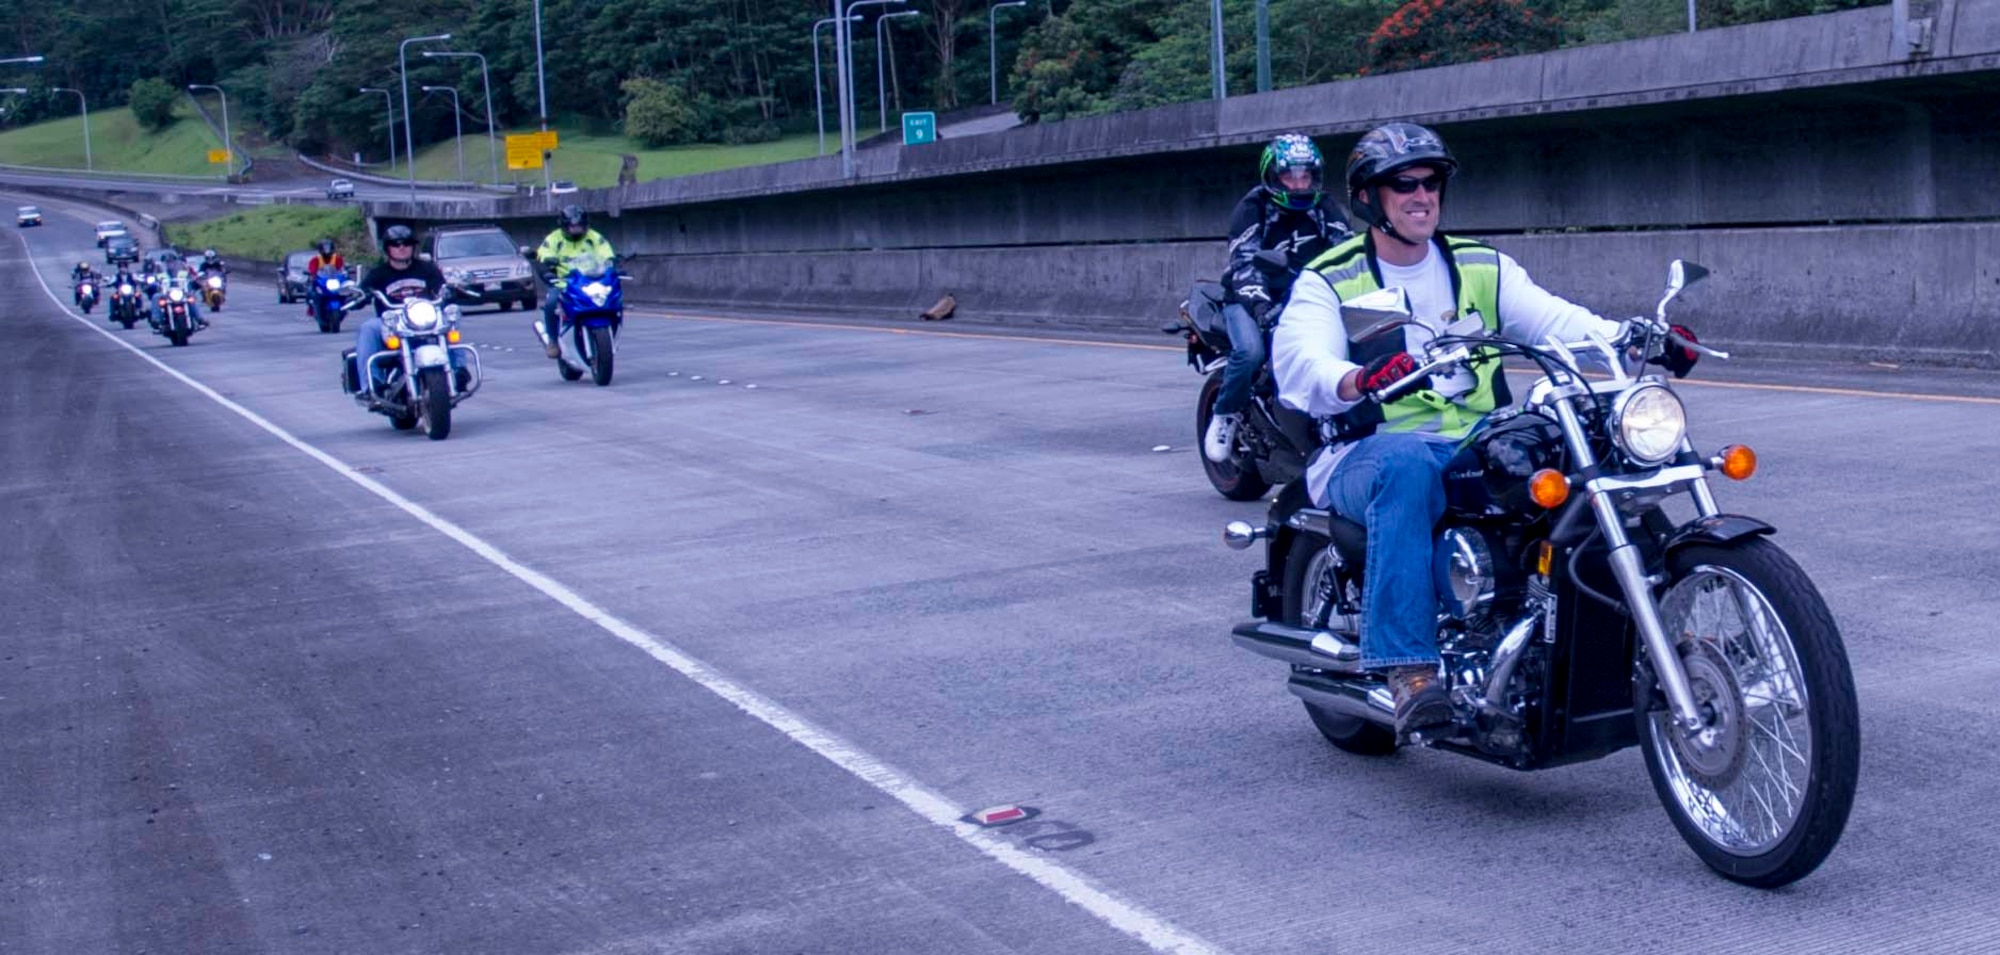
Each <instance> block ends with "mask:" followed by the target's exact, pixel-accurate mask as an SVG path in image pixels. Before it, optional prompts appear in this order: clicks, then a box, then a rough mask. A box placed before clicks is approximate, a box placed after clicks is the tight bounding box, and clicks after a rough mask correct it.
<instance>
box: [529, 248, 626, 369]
mask: <svg viewBox="0 0 2000 955" xmlns="http://www.w3.org/2000/svg"><path fill="white" fill-rule="evenodd" d="M561 268H562V269H563V271H564V272H565V273H566V279H565V281H564V282H563V285H562V287H561V288H560V289H551V290H550V294H552V295H555V296H556V316H557V326H558V327H557V330H556V343H557V345H558V346H561V345H562V343H563V342H564V341H565V340H567V341H568V342H569V345H568V346H567V347H560V348H559V351H560V356H559V357H558V358H556V373H557V374H560V375H562V378H563V380H564V381H575V380H577V379H579V378H582V377H583V376H584V373H585V372H588V373H589V374H590V378H591V380H592V381H595V382H596V383H597V384H598V385H600V386H602V385H608V384H610V383H611V368H612V359H613V357H614V356H615V355H616V354H617V351H618V332H619V329H621V328H622V327H623V326H624V324H625V291H624V284H623V281H622V280H623V276H622V274H621V273H620V272H619V271H618V269H617V266H616V265H615V264H614V263H611V262H606V261H603V260H601V259H599V258H597V257H596V256H584V257H580V258H576V259H571V260H570V261H568V262H565V263H563V264H562V266H561ZM535 336H536V337H537V338H540V339H542V344H543V345H544V346H546V345H547V344H548V331H547V330H546V329H544V328H543V327H542V323H541V322H539V321H538V322H536V323H535Z"/></svg>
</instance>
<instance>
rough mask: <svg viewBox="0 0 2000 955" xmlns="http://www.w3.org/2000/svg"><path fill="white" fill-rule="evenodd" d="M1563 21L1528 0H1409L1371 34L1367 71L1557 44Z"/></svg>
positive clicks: (1494, 55) (1466, 59) (1487, 56)
mask: <svg viewBox="0 0 2000 955" xmlns="http://www.w3.org/2000/svg"><path fill="white" fill-rule="evenodd" d="M1561 42H1562V24H1561V23H1560V22H1559V21H1557V20H1556V19H1555V18H1554V17H1550V16H1545V15H1543V14H1540V13H1536V12H1535V11H1534V10H1531V9H1529V8H1528V6H1527V5H1526V4H1525V3H1523V2H1522V0H1409V2H1408V3H1405V4H1403V5H1402V6H1400V7H1398V8H1396V12H1395V13H1392V14H1390V15H1389V18H1388V19H1386V20H1383V21H1382V23H1381V25H1380V26H1377V27H1376V28H1375V32H1374V33H1372V34H1370V35H1369V37H1368V66H1367V68H1366V69H1364V70H1363V72H1365V73H1394V72H1396V71H1399V70H1415V69H1421V68H1423V67H1426V66H1447V65H1449V64H1452V63H1470V62H1473V61H1475V60H1491V59H1495V58H1497V57H1502V56H1515V55H1518V54H1522V53H1540V52H1543V51H1544V50H1553V49H1555V48H1556V46H1557V45H1558V44H1560V43H1561Z"/></svg>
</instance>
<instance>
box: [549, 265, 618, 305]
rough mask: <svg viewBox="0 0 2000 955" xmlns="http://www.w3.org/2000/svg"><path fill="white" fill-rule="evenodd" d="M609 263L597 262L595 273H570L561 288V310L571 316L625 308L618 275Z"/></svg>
mask: <svg viewBox="0 0 2000 955" xmlns="http://www.w3.org/2000/svg"><path fill="white" fill-rule="evenodd" d="M608 264H609V263H605V262H602V261H598V262H597V265H598V270H597V271H596V272H582V271H577V272H571V273H570V277H569V282H568V283H566V284H565V285H564V286H563V293H562V300H563V308H565V309H566V310H568V312H569V313H570V314H571V315H577V314H581V313H584V312H614V311H617V310H619V309H622V308H624V307H625V300H624V294H623V291H622V289H621V287H620V285H619V282H618V273H617V272H616V271H614V270H612V269H610V268H608V267H607V266H608Z"/></svg>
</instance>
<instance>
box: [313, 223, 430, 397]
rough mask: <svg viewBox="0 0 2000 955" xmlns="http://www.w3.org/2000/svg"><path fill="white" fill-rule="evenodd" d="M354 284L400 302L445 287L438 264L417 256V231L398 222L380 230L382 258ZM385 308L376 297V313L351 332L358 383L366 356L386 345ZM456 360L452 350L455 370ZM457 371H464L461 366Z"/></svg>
mask: <svg viewBox="0 0 2000 955" xmlns="http://www.w3.org/2000/svg"><path fill="white" fill-rule="evenodd" d="M330 244H331V243H330V242H329V245H330ZM329 265H331V263H329ZM353 287H354V288H357V289H359V290H361V291H362V292H380V293H382V294H383V295H384V296H386V297H387V298H388V299H389V301H391V302H398V303H400V302H402V301H403V300H405V299H409V298H436V297H437V296H438V293H439V292H440V291H442V290H443V289H444V287H445V278H444V272H443V270H441V269H439V268H438V267H437V263H435V262H426V261H424V260H423V259H419V258H417V237H416V233H414V232H412V231H411V230H410V227H409V226H406V225H401V224H398V225H392V226H390V227H388V228H386V229H383V230H382V261H380V262H377V263H376V264H375V265H373V266H371V267H370V268H369V269H368V274H367V275H366V276H363V277H362V279H361V282H360V284H359V285H357V286H353ZM371 297H372V296H371ZM388 309H389V307H388V306H387V305H384V304H382V300H381V299H375V314H374V315H373V316H372V317H370V318H369V319H368V320H367V321H365V322H362V323H361V327H360V328H358V329H356V330H355V332H354V363H355V374H356V377H355V379H354V381H355V382H356V383H357V384H358V383H359V382H360V381H361V378H360V377H359V375H360V373H361V372H362V371H363V370H364V368H363V366H364V365H365V363H366V362H367V361H368V356H370V355H373V354H375V353H376V352H379V351H382V350H383V349H384V348H386V347H388V346H387V345H386V344H385V343H384V339H383V337H382V313H383V312H386V311H388ZM458 362H459V358H458V354H457V353H456V352H453V353H452V366H453V368H454V369H458V368H459V364H458ZM460 373H461V375H462V374H463V371H462V369H461V370H460ZM356 390H359V389H358V388H357V389H356Z"/></svg>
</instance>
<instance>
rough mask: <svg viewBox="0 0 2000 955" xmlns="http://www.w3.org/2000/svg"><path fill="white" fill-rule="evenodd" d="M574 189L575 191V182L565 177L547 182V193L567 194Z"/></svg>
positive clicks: (555, 194) (553, 194) (554, 194)
mask: <svg viewBox="0 0 2000 955" xmlns="http://www.w3.org/2000/svg"><path fill="white" fill-rule="evenodd" d="M575 191H576V183H574V182H571V181H569V180H567V179H558V180H556V181H554V182H552V183H549V195H552V196H561V195H568V194H569V193H572V192H575Z"/></svg>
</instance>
